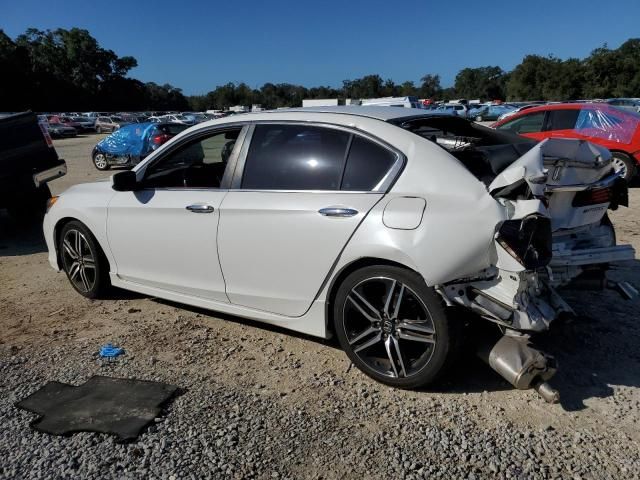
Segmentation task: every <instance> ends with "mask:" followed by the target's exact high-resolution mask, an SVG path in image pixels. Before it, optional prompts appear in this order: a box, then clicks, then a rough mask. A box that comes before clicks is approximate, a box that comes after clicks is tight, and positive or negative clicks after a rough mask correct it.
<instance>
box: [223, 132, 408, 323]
mask: <svg viewBox="0 0 640 480" xmlns="http://www.w3.org/2000/svg"><path fill="white" fill-rule="evenodd" d="M400 161H401V157H400V156H399V155H398V154H397V153H396V152H393V151H391V150H389V149H388V148H386V147H383V146H381V145H380V144H378V143H376V142H374V141H372V140H370V139H366V138H363V137H361V136H359V135H354V134H352V133H350V132H349V131H345V130H341V129H336V128H329V127H319V126H313V125H309V124H306V125H297V124H293V125H292V124H288V125H283V124H259V125H257V126H256V127H255V131H254V132H253V135H252V138H251V144H250V147H249V150H248V152H247V156H246V160H245V163H244V169H243V172H242V177H241V181H240V184H239V185H237V186H238V187H239V188H237V189H234V190H232V191H230V192H229V194H228V195H227V196H226V197H225V198H224V200H223V202H222V205H221V214H220V227H219V232H218V248H219V252H220V263H221V266H222V271H223V273H224V277H225V281H226V288H227V295H228V297H229V300H230V301H231V302H232V303H234V304H237V305H243V306H246V307H250V308H254V309H259V310H263V311H268V312H272V313H277V314H280V315H286V316H291V317H297V316H301V315H303V314H304V313H305V312H306V311H307V310H308V308H309V307H310V306H311V304H312V302H313V300H314V298H315V296H316V294H317V293H318V291H319V290H320V288H321V286H322V284H323V282H324V280H325V278H326V277H327V275H328V273H329V272H330V271H331V269H332V267H333V265H334V262H335V261H336V259H337V258H338V256H339V255H340V252H341V251H342V249H343V248H344V246H345V245H346V244H347V242H348V241H349V238H350V237H351V235H352V234H353V232H354V231H355V230H356V228H357V227H358V225H359V224H360V222H361V221H362V220H363V218H364V217H365V216H366V215H367V213H368V212H369V210H370V209H371V208H372V207H373V206H374V205H375V204H376V203H377V202H378V201H379V200H380V199H381V198H382V196H383V195H384V192H385V191H386V188H387V186H388V184H389V183H390V182H391V181H392V180H393V179H392V178H390V177H391V176H392V175H387V173H388V172H389V171H390V170H391V169H392V167H393V166H394V165H397V163H398V162H400ZM238 175H239V173H238ZM385 182H386V184H385Z"/></svg>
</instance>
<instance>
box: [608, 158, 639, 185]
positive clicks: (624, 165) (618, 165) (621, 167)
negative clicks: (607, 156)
mask: <svg viewBox="0 0 640 480" xmlns="http://www.w3.org/2000/svg"><path fill="white" fill-rule="evenodd" d="M611 156H612V159H611V161H612V163H613V169H614V170H615V171H616V172H619V173H620V175H621V176H622V178H624V179H625V180H626V181H627V182H630V181H631V179H632V178H633V177H634V176H635V174H636V162H635V161H634V160H633V159H632V158H631V157H630V156H629V155H627V154H626V153H622V152H612V154H611Z"/></svg>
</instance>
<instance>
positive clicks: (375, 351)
mask: <svg viewBox="0 0 640 480" xmlns="http://www.w3.org/2000/svg"><path fill="white" fill-rule="evenodd" d="M401 292H402V295H400V293H401ZM399 298H400V299H401V301H400V306H399V309H398V310H397V308H398V306H397V301H398V299H399ZM363 299H364V300H366V302H365V301H363ZM385 306H386V307H385ZM399 319H402V321H401V320H399ZM333 323H334V325H333V326H334V331H335V333H336V336H337V338H338V341H339V343H340V346H341V347H342V349H343V350H344V351H345V353H346V354H347V356H348V357H349V359H350V360H351V361H352V362H353V363H354V364H355V365H356V366H357V367H358V368H359V369H360V370H362V372H364V373H365V374H366V375H368V376H369V377H371V378H373V379H374V380H377V381H379V382H381V383H384V384H386V385H391V386H393V387H398V388H406V389H413V388H419V387H423V386H425V385H428V384H430V383H433V382H434V381H435V380H437V379H438V378H439V377H440V376H441V375H442V374H443V373H444V372H445V371H446V369H447V368H448V367H449V366H450V364H451V363H452V361H453V360H455V358H456V354H457V345H458V341H459V338H460V332H459V328H458V327H457V325H456V324H455V323H454V322H452V321H450V320H449V319H448V318H447V316H446V314H445V310H444V306H443V304H442V301H441V299H440V298H439V296H438V294H437V293H436V292H435V291H434V290H433V289H432V288H430V287H428V286H427V285H426V284H425V283H424V280H423V279H422V277H421V276H420V275H418V274H417V273H415V272H412V271H410V270H407V269H404V268H399V267H393V266H387V265H381V266H371V267H365V268H362V269H360V270H356V271H355V272H353V273H351V274H350V275H349V276H348V277H347V278H345V280H344V281H343V282H342V284H341V285H340V287H339V288H338V292H337V294H336V298H335V303H334V305H333ZM366 332H369V333H366Z"/></svg>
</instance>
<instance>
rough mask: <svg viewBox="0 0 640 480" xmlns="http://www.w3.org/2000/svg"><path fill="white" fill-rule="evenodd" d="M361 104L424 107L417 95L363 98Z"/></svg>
mask: <svg viewBox="0 0 640 480" xmlns="http://www.w3.org/2000/svg"><path fill="white" fill-rule="evenodd" d="M361 105H363V106H366V105H375V106H377V107H405V108H422V102H420V100H418V98H417V97H382V98H363V99H362V101H361Z"/></svg>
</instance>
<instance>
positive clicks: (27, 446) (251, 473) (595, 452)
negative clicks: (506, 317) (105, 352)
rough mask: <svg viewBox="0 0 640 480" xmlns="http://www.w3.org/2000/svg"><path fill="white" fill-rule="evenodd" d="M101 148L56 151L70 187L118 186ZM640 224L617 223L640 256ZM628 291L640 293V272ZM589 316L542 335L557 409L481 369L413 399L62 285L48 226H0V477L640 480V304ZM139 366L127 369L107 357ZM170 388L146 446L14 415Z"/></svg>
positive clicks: (232, 327) (200, 317) (265, 339)
mask: <svg viewBox="0 0 640 480" xmlns="http://www.w3.org/2000/svg"><path fill="white" fill-rule="evenodd" d="M96 139H97V136H92V137H79V138H76V139H65V140H59V141H56V142H55V144H56V148H57V150H58V152H59V154H60V155H61V156H62V157H64V158H65V159H66V160H67V162H68V166H69V174H68V175H67V176H66V177H64V178H62V179H59V180H56V181H55V182H53V184H52V189H53V190H54V193H56V192H60V191H62V190H64V189H65V188H67V187H68V186H69V185H71V184H74V183H78V182H81V181H88V180H91V179H94V178H99V177H101V176H104V174H101V173H99V172H97V171H96V170H95V169H93V167H92V166H91V164H90V163H89V160H88V156H89V152H90V149H91V146H92V145H93V144H94V143H95V141H96ZM639 204H640V190H638V189H633V190H632V191H631V207H632V208H630V209H621V210H620V211H618V212H615V213H614V214H613V215H612V218H613V222H614V224H615V225H616V228H617V231H618V238H619V240H620V241H623V242H630V243H633V244H634V246H635V247H636V249H640V236H639V235H640V225H638V221H637V218H638V217H637V214H636V211H635V208H637V207H638V205H639ZM615 276H617V277H618V278H621V279H622V278H623V279H627V280H631V281H634V282H635V283H636V284H640V269H639V268H638V265H637V260H636V261H634V262H629V263H627V264H625V265H623V266H621V267H620V268H619V269H618V270H617V271H616V272H615ZM566 298H567V299H568V300H569V301H570V302H571V303H572V305H573V306H574V307H575V308H576V310H577V311H578V313H579V318H578V319H577V320H575V321H573V322H569V323H563V324H559V325H556V326H555V328H554V329H553V331H552V334H551V335H547V336H546V338H545V341H546V343H547V344H548V345H547V350H548V351H549V352H550V353H553V354H555V355H556V356H557V358H558V359H559V362H560V370H559V372H558V374H557V375H556V377H554V379H553V380H552V382H551V383H552V384H553V385H554V386H555V387H556V388H558V390H560V393H561V396H562V401H561V403H560V404H558V405H548V404H546V403H544V402H543V401H542V400H541V399H540V398H538V396H537V394H535V393H534V392H532V391H514V390H513V389H512V388H511V387H510V386H509V385H508V384H506V382H504V381H502V380H501V379H500V378H499V377H498V376H497V374H495V373H493V372H492V371H491V370H490V369H489V368H488V367H486V366H484V365H483V364H482V363H481V362H480V361H478V360H475V359H474V357H473V356H471V355H468V356H465V358H463V359H462V361H461V362H460V366H459V367H458V368H457V369H456V370H455V371H453V372H451V374H450V375H449V377H448V378H447V379H446V380H444V381H443V382H441V383H440V384H439V385H438V386H437V387H436V388H435V389H431V390H428V391H419V392H408V391H399V390H393V389H391V388H387V387H385V386H383V385H380V384H377V383H375V382H373V381H371V380H369V379H368V378H367V377H365V376H364V375H362V374H361V373H360V372H359V371H357V370H356V369H352V368H349V362H348V361H347V358H346V356H345V355H344V354H343V353H342V352H341V351H340V350H339V349H338V348H336V346H335V344H334V343H332V342H323V341H319V340H317V339H313V338H307V337H304V336H300V335H295V334H291V333H288V332H284V331H279V330H278V329H274V328H271V327H265V326H264V325H260V324H257V323H253V322H249V321H246V320H241V319H237V318H233V317H227V316H224V317H223V316H220V315H216V314H214V313H212V312H206V311H202V310H198V309H193V308H185V307H183V306H180V305H176V304H172V303H168V302H164V301H161V300H158V299H154V298H148V297H144V296H138V295H135V294H129V293H126V292H121V291H118V292H114V294H113V297H112V298H110V299H107V300H100V301H90V300H87V299H84V298H82V297H80V296H79V295H78V294H76V293H75V292H74V291H73V290H72V288H71V287H70V286H69V285H68V283H67V280H66V278H65V277H64V276H63V274H57V273H55V272H54V271H52V270H51V268H50V267H49V265H48V263H47V261H46V253H45V247H44V244H43V241H42V235H41V233H40V227H39V226H34V227H33V228H32V229H27V230H26V231H25V230H17V229H16V228H15V227H14V226H13V225H12V224H11V222H10V221H9V220H8V218H7V217H6V215H4V214H2V213H0V332H2V333H1V334H0V425H1V427H2V428H1V429H0V458H2V459H3V460H2V462H0V478H20V479H23V478H119V479H120V478H143V477H144V478H165V479H173V478H175V479H177V478H202V477H215V478H269V479H276V478H400V477H402V478H478V479H480V478H488V477H491V478H562V479H564V478H573V479H601V478H625V479H629V478H640V474H639V472H640V413H639V407H640V348H639V347H640V327H639V326H638V320H639V315H638V314H637V307H638V304H637V302H623V301H622V300H620V298H619V297H618V296H617V295H616V294H615V293H613V292H604V293H597V294H594V293H581V292H568V293H567V294H566ZM109 341H110V342H113V343H115V344H118V345H121V346H123V347H124V348H125V349H126V351H127V353H126V355H124V356H123V357H121V359H120V360H118V361H117V362H115V363H113V364H102V363H101V362H100V360H99V359H98V358H97V353H96V352H97V350H98V348H99V346H100V345H101V344H104V343H106V342H109ZM96 374H99V375H111V376H116V377H130V378H139V379H145V380H159V381H164V382H168V383H172V384H175V385H178V386H180V388H181V394H180V395H179V396H177V397H176V398H175V399H174V400H173V401H172V402H171V403H170V404H169V405H168V407H167V411H166V412H165V414H164V415H163V416H162V417H161V418H159V419H158V421H157V422H156V423H155V424H153V425H152V426H151V427H150V428H149V429H147V430H146V431H145V432H144V433H143V434H142V435H141V436H140V437H139V439H138V440H137V441H135V442H133V443H130V444H119V443H117V442H115V440H114V438H115V437H112V436H109V435H102V434H93V433H78V434H74V435H72V436H69V437H55V436H50V435H47V434H42V433H38V432H35V431H32V430H31V429H30V428H29V426H28V425H29V422H31V421H32V420H34V419H35V418H36V416H35V415H33V414H30V413H28V412H25V411H22V410H18V409H17V408H15V407H14V403H15V402H17V401H19V400H21V399H23V398H24V397H26V396H27V395H29V394H30V393H32V392H34V391H35V390H37V389H38V388H40V387H41V386H42V385H44V384H45V383H46V382H48V381H51V380H56V381H60V382H66V383H70V384H74V385H78V384H82V383H84V382H85V381H86V380H87V379H88V378H90V377H91V376H92V375H96Z"/></svg>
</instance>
